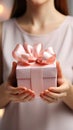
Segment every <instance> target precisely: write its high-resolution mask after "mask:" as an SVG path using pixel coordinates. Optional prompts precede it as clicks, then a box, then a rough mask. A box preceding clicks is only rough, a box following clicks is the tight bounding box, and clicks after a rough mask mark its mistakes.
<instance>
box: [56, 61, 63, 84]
mask: <svg viewBox="0 0 73 130" xmlns="http://www.w3.org/2000/svg"><path fill="white" fill-rule="evenodd" d="M56 67H57V83H58V85H61V84H62V83H63V82H64V76H63V73H62V69H61V66H60V63H59V62H58V61H57V62H56Z"/></svg>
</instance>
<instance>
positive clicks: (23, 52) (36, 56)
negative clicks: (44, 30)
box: [12, 43, 56, 66]
mask: <svg viewBox="0 0 73 130" xmlns="http://www.w3.org/2000/svg"><path fill="white" fill-rule="evenodd" d="M12 55H13V57H14V58H15V60H17V62H18V64H20V65H24V66H25V65H31V64H32V63H38V64H39V65H48V64H52V63H54V61H55V59H56V54H55V53H54V51H53V49H52V47H48V48H47V49H45V50H44V49H43V46H42V44H41V43H39V44H35V45H34V46H31V45H29V44H26V43H24V44H23V45H21V44H17V45H16V47H15V49H14V50H13V52H12Z"/></svg>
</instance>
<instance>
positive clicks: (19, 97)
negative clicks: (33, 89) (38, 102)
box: [11, 93, 30, 101]
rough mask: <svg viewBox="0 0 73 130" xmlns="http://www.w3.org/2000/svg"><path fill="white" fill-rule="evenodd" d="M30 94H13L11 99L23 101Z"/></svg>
mask: <svg viewBox="0 0 73 130" xmlns="http://www.w3.org/2000/svg"><path fill="white" fill-rule="evenodd" d="M29 95H30V94H29V93H22V94H19V95H11V100H13V101H21V100H23V99H26V98H27V97H28V96H29Z"/></svg>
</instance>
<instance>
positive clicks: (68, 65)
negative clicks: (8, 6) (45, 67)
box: [0, 0, 73, 130]
mask: <svg viewBox="0 0 73 130" xmlns="http://www.w3.org/2000/svg"><path fill="white" fill-rule="evenodd" d="M64 2H65V4H64ZM15 3H16V5H14V8H13V11H12V15H11V17H17V18H12V19H10V20H8V21H6V22H4V23H3V24H2V26H1V28H2V29H1V30H2V33H1V36H0V37H1V39H2V42H1V43H2V44H0V50H1V51H0V53H1V54H0V55H1V56H0V57H2V58H1V59H0V60H1V61H2V62H3V65H2V64H1V63H2V62H0V68H2V69H1V70H0V77H1V81H0V82H1V85H0V108H3V107H5V113H4V116H3V119H2V122H1V130H30V129H31V130H34V129H35V130H65V129H66V130H73V85H72V82H73V74H72V71H73V70H72V69H73V67H72V65H73V61H72V57H73V49H72V45H73V38H72V34H73V30H72V29H73V18H72V17H71V16H68V15H67V14H68V12H67V8H66V1H65V0H64V1H63V4H62V0H27V1H24V0H23V1H22V6H25V5H26V6H25V8H24V9H23V10H22V11H21V8H18V6H19V7H20V6H21V3H20V1H18V0H17V1H15ZM18 3H19V4H18ZM64 5H65V8H64ZM22 6H21V7H22ZM18 9H20V11H21V12H18V11H19V10H18ZM63 9H64V10H63ZM59 11H60V12H61V13H60V12H59ZM16 12H18V13H17V15H16ZM24 12H25V13H24ZM23 42H26V43H29V44H31V45H33V43H35V42H37V43H38V42H41V43H42V44H43V46H44V48H47V47H48V46H50V45H51V46H53V48H54V50H55V52H56V55H57V59H58V61H60V63H61V67H60V64H59V62H57V72H58V87H52V86H51V87H49V89H48V90H46V91H44V92H42V93H40V97H41V98H39V99H36V98H35V93H34V92H33V91H32V90H29V89H26V86H25V87H19V88H17V87H14V86H16V85H15V84H16V76H15V69H16V63H15V62H14V63H13V66H12V62H13V58H12V50H13V48H14V47H15V46H16V44H17V43H20V44H23ZM11 66H12V71H11ZM2 70H3V71H2ZM10 71H11V73H10ZM9 73H10V75H9ZM2 74H3V79H2ZM64 77H65V78H64ZM32 99H34V100H33V101H31V100H32ZM28 101H29V103H28ZM45 101H46V102H47V103H46V102H45Z"/></svg>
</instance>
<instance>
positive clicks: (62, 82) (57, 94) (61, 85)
mask: <svg viewBox="0 0 73 130" xmlns="http://www.w3.org/2000/svg"><path fill="white" fill-rule="evenodd" d="M57 83H58V87H49V88H48V90H45V91H44V92H42V93H41V94H40V96H41V98H42V99H43V100H45V101H47V102H48V103H53V102H56V101H58V100H60V99H61V100H64V98H66V96H67V95H68V92H69V91H70V88H71V85H70V83H69V81H67V80H66V79H65V78H64V76H63V74H62V70H61V67H60V64H59V62H57Z"/></svg>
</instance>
